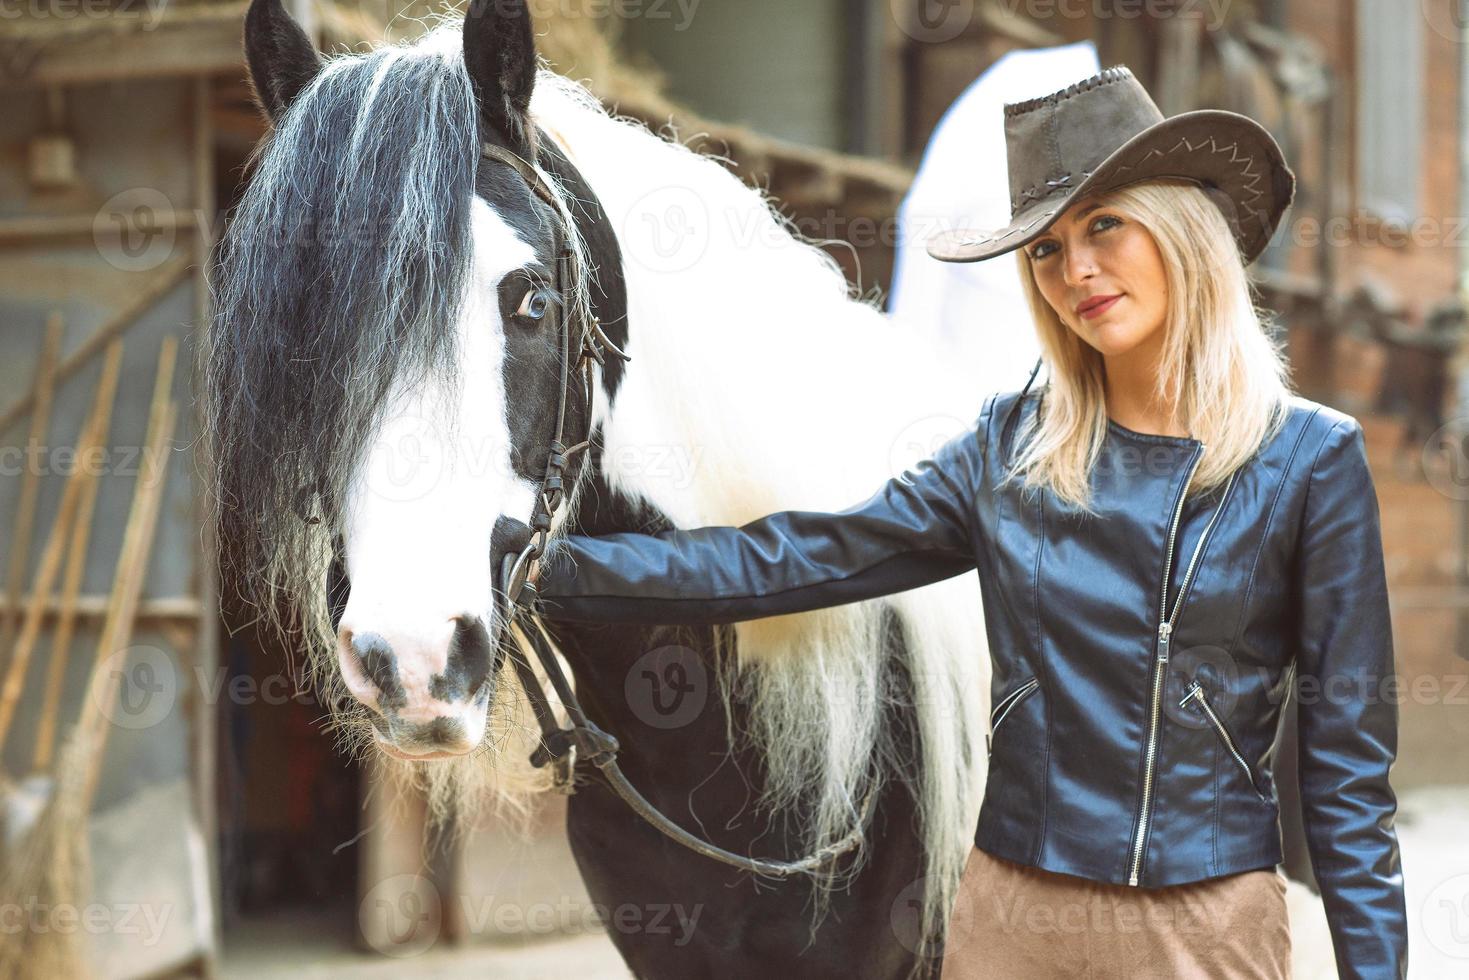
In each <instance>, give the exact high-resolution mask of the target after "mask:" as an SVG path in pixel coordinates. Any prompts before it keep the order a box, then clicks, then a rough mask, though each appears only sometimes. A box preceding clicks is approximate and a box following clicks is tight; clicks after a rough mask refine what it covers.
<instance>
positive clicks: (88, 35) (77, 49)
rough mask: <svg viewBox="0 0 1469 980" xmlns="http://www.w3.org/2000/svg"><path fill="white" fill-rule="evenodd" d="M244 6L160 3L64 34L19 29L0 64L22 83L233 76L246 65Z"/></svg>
mask: <svg viewBox="0 0 1469 980" xmlns="http://www.w3.org/2000/svg"><path fill="white" fill-rule="evenodd" d="M247 6H248V5H247V4H245V3H229V4H219V5H210V6H206V7H195V8H187V7H186V8H175V7H165V8H160V13H159V14H158V15H153V14H149V15H140V16H136V17H126V16H121V15H116V16H114V17H112V18H109V19H107V20H103V21H100V22H94V23H91V24H88V25H86V26H84V27H77V28H75V29H69V30H65V31H58V30H55V29H52V30H39V29H38V30H30V31H17V32H15V33H13V34H11V35H10V36H9V37H7V38H6V39H5V42H4V46H3V49H0V56H3V59H4V64H3V66H0V67H3V74H4V77H5V80H6V82H7V84H8V85H10V86H15V87H21V88H42V87H45V86H50V85H75V84H83V83H89V82H105V81H115V80H117V79H122V78H168V77H182V76H192V75H208V74H217V73H223V72H231V73H233V72H237V71H239V70H240V66H241V65H242V64H243V63H244V52H243V49H242V47H241V41H240V38H241V35H242V34H243V33H244V23H245V10H246V7H247ZM68 26H69V27H70V25H68Z"/></svg>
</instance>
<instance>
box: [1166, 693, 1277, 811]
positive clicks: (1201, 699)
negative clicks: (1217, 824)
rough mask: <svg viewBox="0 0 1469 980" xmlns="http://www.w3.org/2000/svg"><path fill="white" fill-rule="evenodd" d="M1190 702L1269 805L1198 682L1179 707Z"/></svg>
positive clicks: (1252, 786)
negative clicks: (1202, 715)
mask: <svg viewBox="0 0 1469 980" xmlns="http://www.w3.org/2000/svg"><path fill="white" fill-rule="evenodd" d="M1190 702H1192V703H1193V704H1194V706H1195V707H1197V708H1198V709H1199V710H1200V711H1202V712H1203V713H1204V717H1205V718H1207V719H1208V720H1209V724H1210V725H1211V726H1212V727H1213V729H1214V734H1215V735H1218V736H1219V741H1220V742H1221V743H1223V745H1224V748H1225V750H1226V751H1227V752H1228V753H1229V755H1230V758H1232V759H1234V761H1235V763H1236V764H1237V765H1238V766H1239V769H1240V772H1242V773H1243V774H1244V777H1245V779H1246V780H1247V781H1248V782H1249V784H1250V789H1252V790H1254V791H1255V795H1256V796H1258V797H1259V798H1260V799H1261V800H1263V801H1264V802H1266V803H1269V802H1270V798H1269V797H1268V796H1266V795H1265V794H1264V793H1262V792H1260V786H1259V784H1258V783H1256V782H1255V773H1254V772H1253V771H1252V770H1251V769H1250V764H1249V763H1248V762H1246V761H1245V757H1244V756H1243V755H1242V754H1241V753H1240V750H1239V743H1237V742H1236V741H1235V740H1234V736H1233V735H1231V734H1230V733H1229V729H1228V728H1227V727H1226V726H1225V724H1224V719H1222V718H1220V717H1219V714H1218V712H1216V711H1215V710H1214V706H1213V705H1212V704H1210V703H1209V696H1208V695H1207V694H1205V693H1204V687H1203V685H1202V684H1200V683H1199V682H1198V681H1193V682H1191V683H1190V684H1189V686H1188V691H1187V693H1185V694H1184V696H1183V698H1182V699H1180V700H1179V702H1178V705H1179V707H1183V706H1184V705H1186V704H1188V703H1190Z"/></svg>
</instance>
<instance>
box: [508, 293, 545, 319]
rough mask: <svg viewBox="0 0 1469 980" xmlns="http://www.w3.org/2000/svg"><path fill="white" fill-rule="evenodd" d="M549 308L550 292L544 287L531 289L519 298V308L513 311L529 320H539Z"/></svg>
mask: <svg viewBox="0 0 1469 980" xmlns="http://www.w3.org/2000/svg"><path fill="white" fill-rule="evenodd" d="M550 308H551V296H550V293H549V292H547V291H546V290H544V289H532V290H531V291H530V292H528V293H526V294H525V296H524V297H523V298H522V299H521V301H520V308H519V309H517V310H516V311H515V315H516V316H523V317H525V318H526V319H529V320H539V319H541V318H542V317H544V316H545V315H546V311H547V310H549V309H550Z"/></svg>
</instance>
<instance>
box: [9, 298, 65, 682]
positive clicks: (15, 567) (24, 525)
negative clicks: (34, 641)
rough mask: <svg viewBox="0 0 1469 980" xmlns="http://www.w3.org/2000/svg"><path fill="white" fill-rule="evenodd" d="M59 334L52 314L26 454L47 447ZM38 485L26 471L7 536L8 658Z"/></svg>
mask: <svg viewBox="0 0 1469 980" xmlns="http://www.w3.org/2000/svg"><path fill="white" fill-rule="evenodd" d="M61 333H62V328H61V316H60V314H57V313H53V314H51V316H50V317H48V318H47V320H46V339H45V341H44V342H43V343H42V345H41V359H40V360H39V361H38V362H37V364H36V386H35V389H34V391H35V404H36V408H35V411H33V412H32V413H31V428H30V432H29V434H28V435H27V436H26V451H27V452H31V451H32V448H31V447H33V446H44V445H46V436H47V434H48V433H49V431H50V429H51V396H52V393H53V392H54V391H55V389H56V358H57V356H58V354H59V353H60V350H61ZM40 484H41V472H40V470H39V468H37V467H35V466H28V467H26V471H25V476H23V477H22V478H21V483H20V499H19V503H18V505H17V506H16V508H15V530H14V532H13V533H12V534H11V535H10V572H9V574H8V575H7V576H6V578H5V598H6V599H7V600H8V601H7V603H6V607H5V623H4V625H3V626H0V654H3V655H4V656H6V657H8V656H9V655H10V645H11V643H12V642H14V640H15V628H16V626H17V625H18V624H19V622H20V608H21V593H20V588H21V583H22V580H23V579H24V578H25V572H26V562H27V560H29V558H30V554H31V528H32V526H33V525H34V524H35V522H36V497H37V496H38V495H39V492H40V489H41V487H40Z"/></svg>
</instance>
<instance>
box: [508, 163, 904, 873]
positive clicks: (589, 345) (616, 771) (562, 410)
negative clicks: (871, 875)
mask: <svg viewBox="0 0 1469 980" xmlns="http://www.w3.org/2000/svg"><path fill="white" fill-rule="evenodd" d="M480 153H481V155H482V156H483V157H485V158H487V159H490V160H494V161H496V162H498V163H503V164H505V165H507V166H509V167H510V168H511V169H513V170H515V172H516V173H518V174H520V176H521V177H522V178H523V179H524V180H525V182H526V184H527V186H529V187H530V189H531V191H532V192H533V193H534V194H535V195H536V196H537V197H539V198H540V199H541V200H543V201H545V202H546V204H547V205H549V206H550V208H551V210H552V212H553V213H554V214H555V215H556V220H557V222H558V224H559V225H560V228H559V229H558V230H559V232H560V237H561V242H560V251H559V253H558V257H557V261H556V276H557V282H556V288H557V290H558V291H560V292H561V295H562V297H563V302H562V305H561V317H560V326H559V334H560V342H561V369H560V377H561V385H560V391H559V394H558V404H557V409H556V433H555V435H554V436H553V437H552V439H551V445H550V451H549V453H548V454H547V458H546V469H545V474H544V476H543V477H542V480H541V487H540V489H539V491H538V492H537V493H536V502H535V508H534V512H533V514H532V516H531V521H530V527H531V538H530V541H529V543H527V544H526V546H525V548H524V549H522V550H521V551H520V552H519V553H518V554H510V555H506V556H505V558H504V560H503V561H502V562H501V567H500V575H501V586H502V589H501V590H502V592H503V596H504V600H503V601H504V603H505V606H504V616H505V624H506V629H507V630H509V629H513V630H514V631H515V632H516V633H518V634H519V635H520V636H521V637H522V638H524V640H525V645H526V646H529V647H530V648H531V649H532V650H534V651H535V654H536V659H537V660H539V661H540V664H541V668H542V670H543V671H544V672H545V674H546V677H547V679H548V680H549V681H550V684H551V687H552V689H553V690H554V691H555V694H556V697H557V698H559V699H560V701H561V705H562V707H563V708H564V709H565V711H566V716H567V718H568V720H569V721H570V722H571V727H570V728H562V727H561V726H560V724H559V723H558V722H557V720H556V715H555V713H554V711H553V710H552V708H551V703H550V701H549V700H548V699H547V697H546V693H545V691H544V690H543V689H542V687H541V684H540V680H539V679H538V678H537V677H536V674H535V671H534V669H533V668H532V667H531V664H530V661H529V660H528V659H527V658H526V655H525V652H524V646H522V645H521V644H518V643H510V644H508V645H509V646H510V650H509V656H510V658H511V661H512V663H513V664H514V666H515V671H516V674H517V675H518V676H519V678H520V683H521V686H522V687H523V688H525V694H526V698H527V699H528V700H529V701H530V706H531V710H532V712H533V713H534V714H535V716H536V723H537V724H538V725H539V726H540V729H541V743H540V745H538V746H537V747H536V750H535V751H534V752H533V753H532V754H531V757H530V761H531V764H532V765H534V766H535V767H536V768H541V767H543V766H546V765H551V766H552V767H553V770H552V771H553V783H554V785H555V787H556V789H557V791H559V792H561V793H566V794H571V793H574V792H575V786H574V783H573V777H574V775H575V768H576V761H577V758H578V757H579V756H580V757H582V758H585V759H586V760H587V761H588V762H590V763H591V764H592V765H594V766H596V767H597V769H598V770H599V771H600V772H601V773H602V775H603V777H605V778H606V780H607V783H608V785H609V786H610V787H611V788H612V790H613V791H614V792H615V793H616V794H617V795H618V796H620V797H622V799H623V800H624V801H625V802H626V803H627V805H628V806H630V807H631V808H632V809H633V811H634V812H635V813H637V814H638V816H640V817H642V818H643V819H644V820H646V821H647V822H648V823H649V824H651V825H652V826H653V827H654V828H655V829H657V830H658V831H660V832H661V833H663V834H665V835H667V836H668V837H669V838H671V839H672V840H674V841H676V842H678V843H679V844H682V845H683V846H684V847H687V848H688V849H690V850H692V851H695V852H696V853H699V854H702V855H704V856H705V857H709V858H712V859H714V860H716V861H722V862H723V863H725V864H728V865H732V866H734V867H736V868H740V869H743V870H745V871H753V872H756V873H759V874H765V875H772V876H775V877H780V878H784V877H788V876H790V875H795V874H802V873H813V872H815V871H817V870H818V869H820V868H822V867H824V866H825V865H826V864H828V863H829V862H831V861H833V860H835V859H836V858H837V857H840V856H841V855H842V854H845V853H847V852H848V851H850V850H852V849H853V848H855V847H856V846H857V845H858V844H859V843H861V841H862V837H863V834H862V828H863V827H864V826H866V824H867V818H868V815H869V814H870V812H871V808H872V801H873V796H874V793H875V789H876V787H875V786H874V787H873V788H872V789H870V790H869V791H868V793H867V796H866V798H865V799H864V800H863V801H862V808H861V814H860V816H859V817H858V823H857V826H856V828H854V829H853V830H852V832H851V833H849V834H848V835H847V836H846V837H844V838H842V839H841V840H840V841H836V842H834V843H832V844H829V845H827V846H826V847H823V848H821V849H819V850H817V851H816V852H814V853H813V854H811V855H809V856H808V857H805V858H802V859H801V860H798V861H773V860H766V859H762V858H753V857H748V856H745V855H742V854H735V853H734V852H732V851H727V850H725V849H724V848H722V847H718V846H717V845H715V844H712V843H710V842H709V841H706V840H704V839H702V838H700V837H696V836H694V835H693V834H690V833H689V832H688V831H686V830H684V829H683V828H682V827H680V826H678V825H677V824H675V823H674V822H673V821H672V820H670V819H669V818H668V817H666V816H664V815H663V814H662V813H661V812H660V811H659V810H658V809H657V808H656V807H655V806H653V804H652V803H650V802H648V800H647V799H646V798H645V797H644V796H643V795H642V794H641V793H639V792H638V791H637V789H636V788H635V787H634V786H633V785H632V784H631V783H630V782H628V779H627V777H626V776H625V775H623V773H622V770H621V769H620V768H618V765H617V750H618V743H617V739H616V738H614V737H613V736H611V735H609V734H608V733H607V732H605V731H603V730H602V729H601V728H598V727H597V725H595V724H594V723H593V722H592V721H590V720H589V719H588V718H587V716H586V712H585V711H583V710H582V706H581V703H580V702H579V701H578V700H577V697H576V693H575V692H574V691H573V690H572V688H571V684H570V683H569V682H568V681H567V679H566V675H565V673H564V672H563V671H562V669H561V664H560V661H559V660H558V659H557V657H556V653H555V648H554V644H553V643H552V641H551V638H550V635H549V634H548V633H547V632H546V628H545V624H544V622H543V621H542V618H541V615H540V609H539V602H538V596H537V594H536V590H535V584H534V583H533V582H530V581H527V575H528V572H529V569H530V564H531V562H533V561H536V560H538V559H540V558H541V557H543V556H544V554H545V549H546V542H547V539H548V538H549V536H550V533H551V523H552V520H553V518H554V517H555V516H556V513H557V511H559V510H560V508H561V506H562V504H563V503H564V502H565V498H566V493H565V484H564V471H565V468H566V461H567V459H569V458H570V457H571V456H572V455H574V454H576V453H578V452H583V451H585V450H586V449H587V447H588V446H589V445H590V443H591V428H592V421H591V405H592V394H593V384H594V378H593V375H592V362H593V361H596V362H597V363H598V364H601V365H603V366H605V365H606V359H605V355H606V354H607V353H610V354H612V355H613V356H615V357H618V358H621V359H622V360H624V361H627V360H630V358H629V357H628V355H627V354H626V353H624V352H623V351H622V350H620V349H619V348H618V347H617V345H615V344H614V343H612V341H611V340H609V339H608V338H607V335H606V334H605V333H603V331H602V327H601V324H600V323H599V322H598V321H597V318H596V317H594V316H592V315H591V312H590V305H589V304H588V303H587V302H585V297H583V296H582V295H581V290H583V289H585V283H584V281H583V279H582V276H581V270H580V269H579V267H578V265H577V262H578V259H577V253H576V250H575V248H574V247H573V246H572V243H571V237H570V236H571V234H572V229H571V216H570V215H569V214H568V213H567V211H566V208H565V207H564V206H563V204H562V202H561V199H560V197H559V196H558V195H557V194H556V193H555V192H554V191H553V190H552V188H551V184H550V181H549V180H548V179H547V178H546V176H545V175H544V174H542V173H541V171H540V169H539V168H538V167H536V166H535V165H534V164H532V163H530V162H529V161H527V160H525V159H523V158H522V157H520V156H519V155H517V154H515V153H514V152H512V151H510V150H507V149H504V148H503V147H499V146H494V145H492V144H489V143H486V144H483V145H482V147H481V150H480ZM573 334H575V335H576V337H577V343H578V347H577V350H578V353H577V355H576V367H575V368H573V364H572V335H573ZM574 369H580V370H581V372H582V377H583V389H584V393H585V401H584V403H583V404H584V405H585V406H586V408H587V431H586V433H585V435H586V438H585V439H583V440H582V441H581V442H579V443H577V444H576V445H574V446H570V447H568V446H566V445H565V444H564V442H563V439H564V438H565V426H566V398H567V390H568V388H569V387H570V380H571V378H570V375H571V372H572V371H573V370H574Z"/></svg>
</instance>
